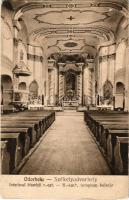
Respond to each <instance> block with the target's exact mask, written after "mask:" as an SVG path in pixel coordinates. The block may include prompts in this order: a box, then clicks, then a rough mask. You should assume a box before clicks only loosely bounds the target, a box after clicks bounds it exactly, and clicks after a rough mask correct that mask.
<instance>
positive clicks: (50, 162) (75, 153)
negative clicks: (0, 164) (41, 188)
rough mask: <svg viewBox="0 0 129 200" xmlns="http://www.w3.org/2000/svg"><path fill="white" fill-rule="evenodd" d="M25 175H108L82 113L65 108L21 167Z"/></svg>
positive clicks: (108, 171) (57, 115) (108, 172)
mask: <svg viewBox="0 0 129 200" xmlns="http://www.w3.org/2000/svg"><path fill="white" fill-rule="evenodd" d="M20 174H28V175H32V174H33V175H61V174H62V175H109V174H110V170H109V168H108V166H107V164H106V162H105V160H104V158H103V156H102V155H101V153H100V151H99V149H98V147H97V145H96V143H95V142H94V140H93V138H92V137H91V135H90V133H89V130H88V128H87V127H86V125H85V123H84V121H83V113H78V112H75V111H65V112H61V113H57V114H56V121H55V122H54V124H53V125H52V126H51V127H50V128H49V130H48V131H47V134H46V136H45V137H44V139H43V141H42V142H41V143H40V145H39V146H38V148H37V149H36V151H35V152H34V153H33V154H32V155H31V156H30V158H29V160H28V161H27V163H26V164H25V166H24V167H23V168H22V170H21V172H20Z"/></svg>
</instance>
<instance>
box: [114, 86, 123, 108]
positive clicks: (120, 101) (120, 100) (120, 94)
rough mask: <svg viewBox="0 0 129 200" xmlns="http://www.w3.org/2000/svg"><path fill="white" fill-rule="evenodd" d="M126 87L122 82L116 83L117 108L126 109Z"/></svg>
mask: <svg viewBox="0 0 129 200" xmlns="http://www.w3.org/2000/svg"><path fill="white" fill-rule="evenodd" d="M124 93H125V85H124V83H122V82H117V83H116V94H115V108H116V109H124V106H125V97H124Z"/></svg>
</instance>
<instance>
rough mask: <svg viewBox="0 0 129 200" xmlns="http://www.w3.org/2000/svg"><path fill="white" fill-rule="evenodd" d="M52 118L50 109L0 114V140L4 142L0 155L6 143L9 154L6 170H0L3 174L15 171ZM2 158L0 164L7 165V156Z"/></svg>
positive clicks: (52, 120)
mask: <svg viewBox="0 0 129 200" xmlns="http://www.w3.org/2000/svg"><path fill="white" fill-rule="evenodd" d="M54 120H55V112H50V111H49V112H48V111H47V112H44V111H28V112H27V111H25V112H19V113H15V114H14V113H12V114H6V115H2V116H1V142H2V143H3V142H4V143H5V145H2V147H1V149H2V148H3V150H2V152H3V154H2V155H4V152H6V145H7V149H8V155H9V156H10V159H9V166H8V167H7V168H8V170H2V173H3V174H12V173H13V172H14V171H15V169H16V168H17V167H18V166H19V165H20V163H21V161H22V160H23V159H24V158H25V157H26V156H27V154H28V153H29V150H30V149H31V148H32V147H34V145H35V144H36V142H38V140H39V139H40V137H41V136H42V135H43V134H44V133H45V131H46V130H47V129H48V128H49V127H50V126H51V124H52V123H53V122H54ZM6 143H7V144H6ZM2 158H3V162H2V163H3V165H2V166H5V165H7V164H5V163H7V160H8V159H7V156H3V157H2Z"/></svg>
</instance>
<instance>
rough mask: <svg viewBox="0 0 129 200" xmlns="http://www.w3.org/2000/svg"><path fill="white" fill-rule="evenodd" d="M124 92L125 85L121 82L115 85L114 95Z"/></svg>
mask: <svg viewBox="0 0 129 200" xmlns="http://www.w3.org/2000/svg"><path fill="white" fill-rule="evenodd" d="M124 91H125V85H124V84H123V83H122V82H117V83H116V93H117V94H124Z"/></svg>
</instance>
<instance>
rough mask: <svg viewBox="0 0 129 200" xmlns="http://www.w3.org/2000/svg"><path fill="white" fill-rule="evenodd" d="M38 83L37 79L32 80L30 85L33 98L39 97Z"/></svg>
mask: <svg viewBox="0 0 129 200" xmlns="http://www.w3.org/2000/svg"><path fill="white" fill-rule="evenodd" d="M38 88H39V86H38V83H37V81H35V80H34V81H32V82H31V84H30V86H29V93H30V95H31V98H37V97H38Z"/></svg>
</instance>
